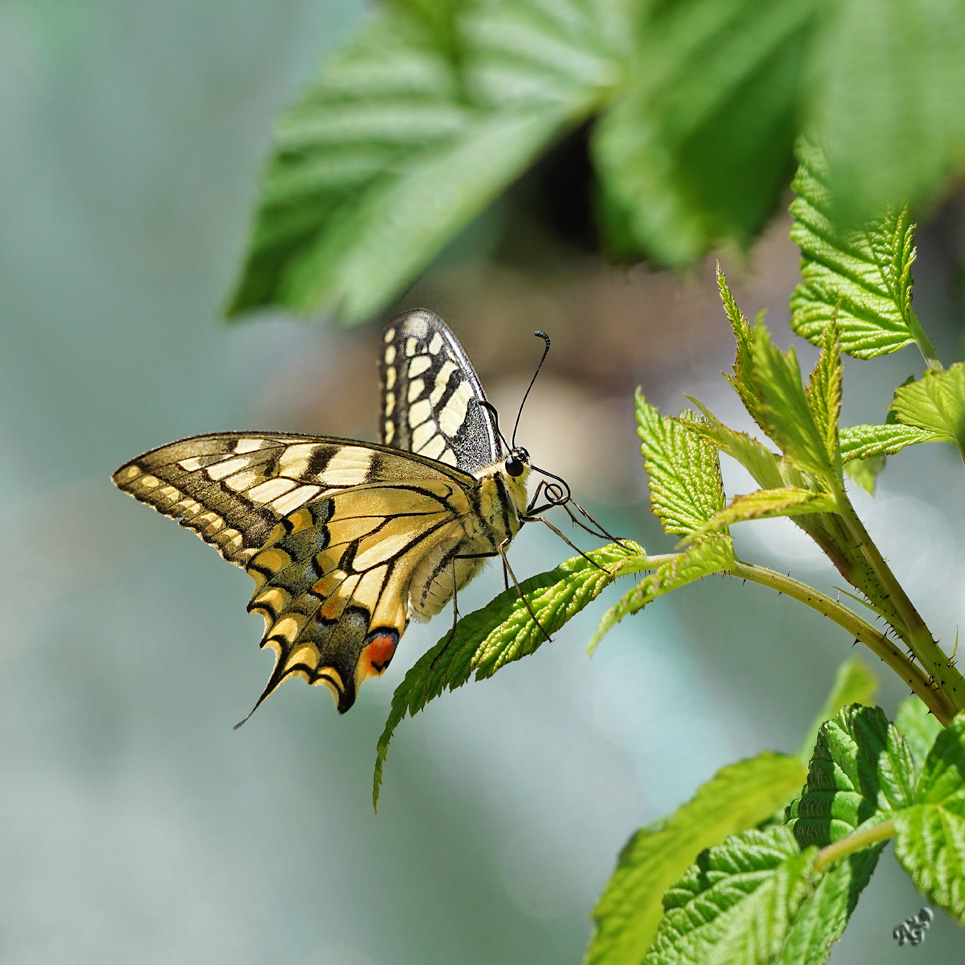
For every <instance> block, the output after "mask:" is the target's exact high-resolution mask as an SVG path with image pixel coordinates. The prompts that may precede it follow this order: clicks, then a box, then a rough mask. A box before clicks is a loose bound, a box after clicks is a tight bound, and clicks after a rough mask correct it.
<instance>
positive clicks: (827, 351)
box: [804, 321, 842, 475]
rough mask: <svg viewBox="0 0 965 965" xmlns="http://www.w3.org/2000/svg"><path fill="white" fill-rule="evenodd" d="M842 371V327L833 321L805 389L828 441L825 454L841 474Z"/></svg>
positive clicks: (812, 409) (805, 395) (822, 432)
mask: <svg viewBox="0 0 965 965" xmlns="http://www.w3.org/2000/svg"><path fill="white" fill-rule="evenodd" d="M841 369H842V365H841V340H840V338H839V337H838V326H837V325H836V324H835V323H834V322H833V321H832V322H831V323H829V324H828V326H827V327H826V328H825V330H824V344H823V345H822V346H821V354H820V356H819V357H818V361H817V363H816V364H815V366H814V368H813V369H812V371H811V377H810V379H809V380H808V384H807V385H806V386H805V387H804V397H805V399H806V400H807V404H808V408H809V409H810V410H811V415H812V417H813V418H814V424H815V426H816V427H817V430H818V432H819V434H820V435H821V438H822V439H823V441H824V451H825V452H826V453H827V457H828V460H829V462H830V463H831V465H832V466H833V467H834V468H835V472H836V473H837V474H838V475H840V473H841V465H840V458H839V456H838V417H839V416H840V414H841Z"/></svg>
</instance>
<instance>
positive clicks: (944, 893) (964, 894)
mask: <svg viewBox="0 0 965 965" xmlns="http://www.w3.org/2000/svg"><path fill="white" fill-rule="evenodd" d="M915 801H916V802H917V803H915V805H914V806H912V807H908V808H907V809H906V810H904V811H902V812H901V813H899V814H896V815H895V827H896V829H897V832H898V833H897V836H896V838H895V855H896V857H897V858H898V860H899V862H901V866H902V867H903V868H904V869H905V871H907V872H908V874H909V875H910V876H911V879H912V881H914V883H915V887H916V888H918V890H919V891H921V892H923V893H924V894H926V895H928V897H929V898H930V899H931V900H932V901H934V902H935V904H937V905H940V906H941V907H942V908H944V909H945V911H947V912H948V914H949V915H951V916H952V918H954V919H955V920H956V921H957V922H958V923H959V924H961V925H965V714H959V715H958V716H957V717H956V718H955V719H954V720H953V721H952V722H951V724H949V726H948V727H946V728H945V729H944V730H943V731H942V732H941V733H940V734H938V736H937V737H936V738H935V742H934V744H933V746H932V748H931V750H930V751H929V753H928V757H927V758H926V760H925V765H924V767H923V768H922V773H921V776H920V777H919V779H918V786H917V787H916V789H915Z"/></svg>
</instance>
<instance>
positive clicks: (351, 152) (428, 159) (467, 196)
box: [228, 0, 627, 321]
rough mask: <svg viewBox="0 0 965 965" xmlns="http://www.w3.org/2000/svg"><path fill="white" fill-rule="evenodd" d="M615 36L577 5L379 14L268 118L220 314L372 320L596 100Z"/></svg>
mask: <svg viewBox="0 0 965 965" xmlns="http://www.w3.org/2000/svg"><path fill="white" fill-rule="evenodd" d="M620 22H621V8H620V7H613V6H611V5H607V4H602V5H590V6H587V5H585V4H583V3H581V2H579V0H558V2H556V3H554V4H552V5H546V4H540V3H537V2H536V0H527V2H523V0H515V2H509V0H502V2H496V3H488V4H487V3H473V4H467V5H465V6H464V7H463V8H462V9H461V10H460V11H459V12H458V14H456V13H454V12H453V11H452V10H451V9H450V10H449V11H446V10H443V11H440V12H439V13H438V14H437V15H435V14H430V13H428V12H427V5H426V4H425V3H420V2H415V0H412V2H409V3H397V4H396V5H395V6H394V8H393V9H391V10H389V11H385V12H383V13H382V15H381V16H379V17H378V18H377V19H376V20H374V21H373V22H371V23H370V24H369V25H368V26H367V27H366V28H365V29H364V30H363V31H362V33H361V34H360V35H359V37H358V38H357V39H356V40H355V42H354V43H352V44H350V45H349V46H348V47H346V48H345V49H344V50H342V51H341V53H340V54H338V55H337V56H336V57H334V58H333V59H332V60H331V61H330V62H329V63H328V65H327V66H326V68H325V70H324V72H323V73H322V75H321V77H320V79H319V80H318V81H317V82H316V83H315V84H314V85H313V86H312V87H311V88H310V89H309V90H308V91H307V92H306V94H305V95H304V96H303V98H302V99H301V101H300V102H299V103H298V104H296V105H295V106H294V107H293V108H291V109H290V110H289V111H288V112H287V113H286V114H285V115H284V117H283V118H282V120H281V123H280V125H279V130H278V134H277V140H276V147H275V153H274V155H273V157H272V159H271V161H270V163H269V166H268V171H267V174H266V176H265V181H264V184H263V187H262V194H261V198H260V200H259V206H258V212H257V215H256V220H255V227H254V231H253V235H252V238H251V241H250V244H249V250H248V255H247V260H246V264H245V267H244V271H243V274H242V277H241V279H240V281H239V283H238V286H237V289H236V291H235V293H234V296H233V298H232V301H231V303H230V305H229V309H228V311H229V313H230V314H233V315H235V314H240V313H242V312H247V311H251V310H253V309H258V308H264V307H267V306H272V305H280V306H283V307H285V308H288V309H291V310H294V311H298V312H311V311H318V310H319V309H321V308H323V307H328V306H335V307H337V308H338V310H339V312H340V314H341V316H342V317H343V318H344V319H346V320H348V321H358V320H361V319H364V318H366V317H368V316H369V315H371V314H373V313H374V312H377V311H378V310H379V309H380V308H382V307H383V306H385V305H386V304H387V303H388V302H389V301H390V300H391V299H392V298H393V297H395V296H396V295H397V294H398V293H399V292H400V291H401V290H402V289H403V288H404V287H405V286H406V285H407V284H409V283H410V282H411V280H412V278H413V277H414V276H415V275H416V274H417V273H418V272H420V271H421V270H422V269H424V268H425V267H426V266H427V265H428V264H429V262H430V261H431V260H432V259H433V258H434V257H435V256H436V255H437V254H438V252H439V251H440V250H441V249H442V247H443V246H444V245H445V244H446V243H447V242H448V241H449V240H451V239H452V238H453V237H454V236H455V235H456V234H457V233H458V232H459V231H460V230H461V229H462V228H463V227H464V226H465V225H466V224H467V223H468V222H469V221H470V220H471V219H472V218H473V217H474V216H476V215H477V214H478V213H479V212H480V211H481V210H482V209H483V208H484V207H485V206H486V205H487V204H489V203H490V202H491V201H492V200H493V199H494V198H495V197H496V196H497V195H498V194H499V193H500V192H501V191H503V190H504V188H505V187H506V186H507V185H509V184H510V183H511V182H512V181H513V180H514V179H515V178H517V177H518V176H519V174H520V173H521V172H522V171H523V170H524V169H525V168H526V167H527V166H528V165H529V164H530V163H532V161H533V160H534V159H535V158H536V157H537V156H538V155H539V154H540V153H541V152H542V151H544V150H545V149H546V148H547V147H548V146H549V145H550V144H551V143H553V142H554V141H555V140H556V139H557V138H559V137H560V136H561V135H562V134H563V133H565V132H566V131H568V130H571V129H573V128H575V127H576V126H578V125H579V124H580V123H582V122H583V121H584V120H585V119H586V118H587V117H588V116H589V114H590V113H591V112H592V111H593V110H594V109H595V107H596V105H597V104H598V102H599V101H600V100H601V99H603V98H605V97H606V96H609V95H608V93H607V92H608V91H609V89H610V88H611V87H612V85H613V84H615V83H616V82H617V81H618V80H619V78H620V73H621V67H620V64H621V63H622V61H623V59H624V57H625V52H624V50H623V49H622V48H621V45H625V44H626V42H627V36H626V35H627V31H626V29H623V30H622V31H621V30H620V29H618V27H619V23H620ZM522 40H525V43H524V44H522V46H521V41H522ZM614 44H616V46H614Z"/></svg>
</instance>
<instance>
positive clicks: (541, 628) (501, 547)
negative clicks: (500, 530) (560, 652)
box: [499, 517, 602, 643]
mask: <svg viewBox="0 0 965 965" xmlns="http://www.w3.org/2000/svg"><path fill="white" fill-rule="evenodd" d="M520 518H521V519H524V520H525V517H520ZM536 518H537V519H542V517H536ZM543 522H546V521H545V520H543ZM550 525H552V524H550ZM554 528H555V527H554ZM560 535H561V536H562V535H563V534H562V533H560ZM563 538H564V539H566V537H565V536H564V537H563ZM567 542H569V540H567ZM570 545H571V546H572V545H573V544H572V543H570ZM507 546H509V539H504V540H503V541H502V542H501V543H500V544H499V555H500V556H501V557H502V558H503V566H505V567H506V572H507V573H509V575H510V576H511V577H512V578H513V585H514V586H515V587H516V592H517V593H518V594H519V598H520V599H521V600H522V601H523V606H525V607H526V611H527V613H529V615H530V616H531V617H532V618H533V623H535V624H536V626H538V627H539V631H540V633H542V634H543V636H544V637H546V642H547V643H552V642H553V638H552V637H551V636H550V635H549V634H548V633H547V632H546V629H545V628H544V626H543V624H542V623H540V622H539V620H537V619H536V614H535V613H534V612H533V608H532V607H531V606H530V605H529V600H527V599H526V596H525V595H524V593H523V588H522V587H521V586H520V585H519V580H517V579H516V574H515V573H514V572H513V568H512V567H511V566H510V565H509V560H508V559H507V557H506V547H507ZM574 549H575V547H574ZM591 562H592V561H591ZM601 568H602V567H601Z"/></svg>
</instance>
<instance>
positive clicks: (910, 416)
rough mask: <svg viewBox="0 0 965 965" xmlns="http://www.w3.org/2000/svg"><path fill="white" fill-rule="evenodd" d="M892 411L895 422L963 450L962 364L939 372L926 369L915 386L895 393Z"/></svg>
mask: <svg viewBox="0 0 965 965" xmlns="http://www.w3.org/2000/svg"><path fill="white" fill-rule="evenodd" d="M891 408H892V411H893V412H894V413H895V416H896V417H897V419H898V421H899V422H902V423H904V424H905V425H906V426H916V427H917V428H919V429H922V430H924V431H925V432H929V433H934V434H935V437H937V438H940V439H942V440H944V441H946V442H951V443H953V444H955V445H958V446H959V447H960V448H965V364H963V363H962V362H956V363H955V364H954V365H951V366H949V367H948V368H947V369H945V370H944V371H942V372H939V371H936V370H934V369H928V370H927V371H926V372H925V374H924V376H923V377H922V378H921V379H919V380H918V381H916V382H909V383H908V384H906V385H903V386H901V387H899V388H898V389H896V390H895V399H894V402H893V403H892V406H891Z"/></svg>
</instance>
